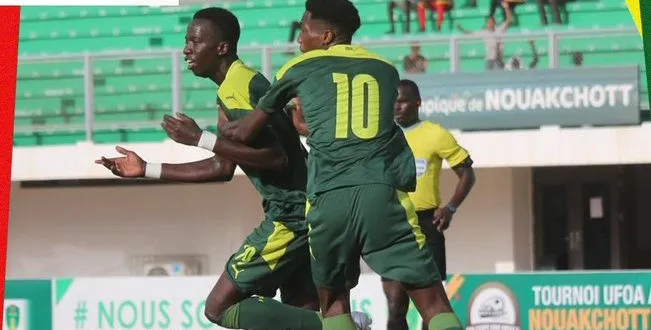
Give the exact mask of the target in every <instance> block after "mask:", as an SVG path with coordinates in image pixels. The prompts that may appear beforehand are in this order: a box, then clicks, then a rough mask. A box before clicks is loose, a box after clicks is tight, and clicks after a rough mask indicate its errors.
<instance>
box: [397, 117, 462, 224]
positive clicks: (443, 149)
mask: <svg viewBox="0 0 651 330" xmlns="http://www.w3.org/2000/svg"><path fill="white" fill-rule="evenodd" d="M404 134H405V137H406V138H407V142H408V143H409V147H411V151H412V152H413V153H414V158H415V159H416V177H417V182H416V191H414V192H411V193H409V197H410V199H411V201H412V202H413V203H414V206H416V210H417V211H422V210H428V209H433V208H436V207H438V206H439V204H440V203H441V194H440V192H439V178H440V174H441V165H442V163H443V159H445V160H446V161H447V163H448V165H450V167H455V166H457V165H459V164H461V163H463V161H464V160H466V159H467V158H468V157H469V154H468V151H466V149H464V148H463V147H461V146H460V145H459V144H458V143H457V140H456V139H455V138H454V136H452V134H451V133H450V131H448V130H447V129H446V128H445V127H443V126H441V125H439V124H436V123H433V122H430V121H420V122H418V123H416V124H414V125H413V126H411V127H408V128H405V129H404Z"/></svg>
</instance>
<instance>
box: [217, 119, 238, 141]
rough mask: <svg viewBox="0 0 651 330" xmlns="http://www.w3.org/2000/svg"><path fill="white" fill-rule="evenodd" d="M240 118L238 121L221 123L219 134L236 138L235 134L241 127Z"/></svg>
mask: <svg viewBox="0 0 651 330" xmlns="http://www.w3.org/2000/svg"><path fill="white" fill-rule="evenodd" d="M238 124H239V120H236V121H228V122H225V123H222V124H220V125H219V129H218V131H219V135H221V136H223V137H225V138H227V139H231V140H232V139H234V134H235V132H236V131H237V129H238V128H239V125H238Z"/></svg>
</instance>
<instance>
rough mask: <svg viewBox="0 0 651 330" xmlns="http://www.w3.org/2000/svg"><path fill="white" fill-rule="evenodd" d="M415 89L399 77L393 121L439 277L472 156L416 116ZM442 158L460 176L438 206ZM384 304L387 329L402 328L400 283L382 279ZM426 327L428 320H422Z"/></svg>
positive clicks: (471, 179)
mask: <svg viewBox="0 0 651 330" xmlns="http://www.w3.org/2000/svg"><path fill="white" fill-rule="evenodd" d="M420 102H421V99H420V91H419V89H418V86H417V85H416V83H415V82H413V81H411V80H406V79H403V80H401V81H400V83H399V85H398V98H397V99H396V102H395V109H394V113H395V121H396V122H397V123H398V125H399V126H400V127H401V128H402V130H403V132H404V134H405V137H406V138H407V143H409V146H410V147H411V150H412V152H413V153H414V158H415V161H416V178H417V181H416V191H414V192H410V193H409V197H410V199H411V201H412V203H413V204H414V206H415V207H416V214H417V215H418V220H419V224H420V227H421V229H422V231H423V233H424V234H425V237H427V243H428V245H429V247H430V249H431V250H432V253H433V254H434V261H435V263H436V266H437V268H438V271H439V273H440V275H441V278H442V279H443V280H445V279H446V261H445V236H444V235H443V231H444V230H446V229H447V228H448V226H449V225H450V221H451V220H452V215H454V213H455V212H456V210H457V208H458V207H459V206H460V205H461V203H462V202H463V200H464V199H465V198H466V196H468V193H469V192H470V189H472V186H473V185H474V183H475V174H474V171H473V169H472V159H471V158H470V155H469V154H468V151H466V150H465V149H464V148H463V147H461V146H460V145H459V144H458V143H457V141H456V139H455V138H454V136H452V134H450V132H449V131H448V130H447V129H445V127H443V126H441V125H439V124H435V123H433V122H430V121H421V120H420V119H419V118H418V107H419V106H420ZM444 159H445V160H446V161H447V163H448V164H449V165H450V167H451V168H452V169H453V170H454V172H455V173H456V175H457V176H458V177H459V181H458V183H457V187H456V190H455V191H454V195H453V196H452V198H451V199H450V201H449V202H448V203H447V204H445V205H444V206H441V195H440V192H439V177H440V173H441V165H442V163H443V160H444ZM382 280H383V281H382V283H383V286H384V294H385V296H386V297H387V300H388V305H389V316H388V319H387V330H407V329H408V326H407V321H406V316H407V310H408V308H409V296H408V295H407V291H405V289H403V287H402V286H401V285H400V283H398V282H396V281H391V280H388V279H384V278H383V279H382ZM423 329H425V330H427V324H424V325H423Z"/></svg>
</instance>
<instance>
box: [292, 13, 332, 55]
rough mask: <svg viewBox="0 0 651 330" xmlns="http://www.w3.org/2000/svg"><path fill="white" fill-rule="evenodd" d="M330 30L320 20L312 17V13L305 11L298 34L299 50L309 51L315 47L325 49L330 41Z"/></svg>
mask: <svg viewBox="0 0 651 330" xmlns="http://www.w3.org/2000/svg"><path fill="white" fill-rule="evenodd" d="M332 38H333V35H332V31H330V30H329V29H327V27H326V26H325V24H324V23H323V22H322V21H320V20H315V19H312V14H311V13H310V12H309V11H306V12H305V14H303V18H302V20H301V34H300V35H299V36H298V44H299V46H300V49H301V52H303V53H305V52H309V51H312V50H315V49H327V48H328V45H329V44H330V42H331V41H332Z"/></svg>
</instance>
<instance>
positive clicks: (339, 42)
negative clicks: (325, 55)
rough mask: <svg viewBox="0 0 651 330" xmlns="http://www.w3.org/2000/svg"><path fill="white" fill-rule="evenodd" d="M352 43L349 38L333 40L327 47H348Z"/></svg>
mask: <svg viewBox="0 0 651 330" xmlns="http://www.w3.org/2000/svg"><path fill="white" fill-rule="evenodd" d="M352 43H353V41H352V40H351V39H350V38H340V39H339V38H335V40H333V41H332V42H331V43H330V44H329V45H328V48H329V47H334V46H340V45H350V44H352Z"/></svg>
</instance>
